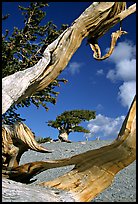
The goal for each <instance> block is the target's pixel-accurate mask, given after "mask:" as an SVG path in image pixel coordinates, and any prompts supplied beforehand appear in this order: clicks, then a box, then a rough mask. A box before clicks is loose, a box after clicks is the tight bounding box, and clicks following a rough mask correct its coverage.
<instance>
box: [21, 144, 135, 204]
mask: <svg viewBox="0 0 138 204" xmlns="http://www.w3.org/2000/svg"><path fill="white" fill-rule="evenodd" d="M110 143H112V141H87V142H73V143H60V142H53V143H45V144H42V145H43V146H45V147H47V148H48V149H52V150H54V152H52V153H38V152H34V151H31V150H30V151H28V152H26V153H24V155H23V156H22V158H21V162H20V164H24V163H27V162H33V161H46V160H53V159H60V158H65V157H70V156H73V155H75V154H79V153H82V152H85V151H88V150H90V149H97V148H99V147H101V146H104V145H107V144H110ZM72 168H73V166H70V167H69V166H67V167H60V168H56V169H50V170H47V171H45V172H42V173H40V174H38V175H37V176H35V177H34V179H37V180H36V181H35V182H34V183H32V184H29V185H32V186H34V185H36V184H37V183H39V182H41V181H48V180H52V179H54V178H56V177H58V176H61V175H63V174H64V173H66V172H68V171H70V170H71V169H72ZM92 202H136V162H133V163H132V164H131V165H129V166H128V167H126V168H125V169H123V170H122V171H121V172H119V173H118V174H117V175H116V176H115V179H114V182H113V184H112V185H111V186H110V187H109V188H107V189H106V190H105V191H104V192H102V193H100V194H99V195H98V196H97V197H96V198H95V199H94V200H93V201H92Z"/></svg>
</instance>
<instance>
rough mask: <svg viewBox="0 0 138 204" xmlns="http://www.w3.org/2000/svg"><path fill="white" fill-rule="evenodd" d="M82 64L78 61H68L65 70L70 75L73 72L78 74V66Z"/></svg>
mask: <svg viewBox="0 0 138 204" xmlns="http://www.w3.org/2000/svg"><path fill="white" fill-rule="evenodd" d="M82 66H83V63H80V62H70V63H69V65H68V67H67V69H66V70H67V71H68V72H69V73H70V74H71V75H75V74H78V73H79V72H80V68H81V67H82Z"/></svg>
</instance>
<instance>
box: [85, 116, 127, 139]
mask: <svg viewBox="0 0 138 204" xmlns="http://www.w3.org/2000/svg"><path fill="white" fill-rule="evenodd" d="M124 118H125V116H120V117H117V118H110V117H106V116H104V115H101V114H98V115H97V116H96V119H94V120H90V121H89V123H88V125H87V128H88V129H89V130H90V132H91V133H90V134H91V135H92V138H96V137H100V139H115V138H116V137H117V135H118V133H119V131H120V128H121V126H122V123H123V121H124Z"/></svg>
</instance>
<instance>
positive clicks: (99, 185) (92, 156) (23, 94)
mask: <svg viewBox="0 0 138 204" xmlns="http://www.w3.org/2000/svg"><path fill="white" fill-rule="evenodd" d="M125 5H126V2H94V3H93V4H92V5H91V6H89V7H88V8H87V9H86V10H85V11H84V12H83V13H82V14H81V15H80V17H79V18H78V19H76V20H75V21H74V23H73V24H72V25H71V26H70V27H69V28H68V29H66V30H65V31H64V32H63V33H62V34H61V35H60V36H59V37H58V38H57V39H56V40H55V41H54V42H53V43H51V44H50V45H49V46H48V47H47V48H46V49H45V51H44V53H43V57H42V59H41V60H40V61H39V62H38V63H37V64H36V65H35V66H33V67H30V68H28V69H26V70H24V71H19V72H17V73H15V74H13V75H10V76H7V77H5V78H3V80H2V113H5V112H6V111H7V110H8V109H9V108H10V107H11V105H13V104H15V103H18V102H20V101H21V100H23V99H26V98H27V97H28V96H30V95H31V94H33V93H35V92H36V91H40V90H42V89H44V88H45V87H47V86H48V85H49V84H50V83H51V82H52V81H53V80H54V79H55V78H56V77H57V76H58V75H59V74H60V73H61V71H62V70H63V69H65V67H66V66H67V64H68V62H69V60H70V59H71V57H72V55H73V54H74V53H75V51H76V50H77V49H78V48H79V46H80V45H81V42H82V40H83V39H84V38H86V37H89V43H90V46H91V48H92V49H93V51H94V57H95V58H96V59H98V60H101V56H100V48H99V47H98V46H97V43H96V41H97V40H98V39H99V38H100V37H102V36H103V35H104V34H105V33H106V32H107V31H108V30H109V29H110V28H111V27H113V26H114V25H116V24H117V23H118V22H120V21H121V20H123V19H124V18H126V17H127V16H129V15H130V14H132V13H134V12H135V11H136V4H133V5H132V6H131V7H129V8H128V9H125ZM116 33H117V35H115V36H114V37H115V38H114V39H113V38H112V43H111V49H110V52H109V53H108V54H107V56H106V57H109V56H110V54H111V53H112V51H113V48H114V46H115V43H114V42H116V40H117V38H118V36H121V35H122V34H123V31H120V32H116ZM17 84H18V86H17ZM19 132H22V130H21V129H20V131H19ZM24 135H26V133H25V132H24V133H23V134H22V138H21V141H23V142H24V141H25V140H24V139H25V138H26V139H27V143H30V139H29V138H30V137H29V138H28V137H24ZM8 138H9V137H8ZM16 140H17V138H16V137H15V141H16ZM31 142H32V140H31ZM5 144H6V145H7V150H6V151H8V150H9V149H10V150H11V151H12V150H13V149H12V139H11V138H9V140H8V139H7V137H5ZM10 144H11V146H10ZM33 144H34V143H33ZM8 145H9V146H10V147H9V146H8ZM30 145H31V143H30ZM5 148H6V146H5ZM4 155H6V153H4ZM14 156H15V158H16V151H15V154H14ZM6 158H7V157H6ZM135 159H136V98H135V99H134V101H133V103H132V105H131V107H130V110H129V112H128V115H127V116H126V119H125V121H124V123H123V125H122V128H121V130H120V133H119V135H118V137H117V139H116V140H115V141H114V142H113V143H112V144H111V145H108V146H105V147H102V148H100V149H97V150H90V151H87V152H85V153H82V154H79V155H75V156H73V157H70V158H65V159H61V160H55V161H47V162H43V161H40V162H32V163H27V164H24V165H21V166H17V167H16V166H15V167H13V168H11V169H10V170H7V169H6V170H7V171H6V170H5V172H3V175H5V176H6V177H8V178H10V179H13V180H17V181H20V182H28V181H29V180H30V178H32V177H33V176H35V175H36V174H38V173H40V172H42V171H44V170H46V169H49V168H56V167H60V166H67V165H72V164H74V165H75V167H74V168H73V170H71V171H70V172H69V173H67V174H65V175H63V176H61V177H59V178H57V179H54V180H53V181H49V182H43V183H42V184H41V185H45V186H53V187H56V188H60V189H65V190H67V191H69V192H70V193H72V195H73V197H74V198H75V200H76V201H81V202H83V201H84V202H85V201H91V200H92V199H93V198H94V197H95V196H96V195H97V194H99V193H100V192H102V191H103V190H104V189H105V188H107V187H108V186H109V185H110V184H111V182H112V181H113V178H114V176H115V175H116V173H117V172H118V171H120V170H121V169H123V168H125V167H126V166H128V165H129V164H131V163H132V162H133V161H134V160H135Z"/></svg>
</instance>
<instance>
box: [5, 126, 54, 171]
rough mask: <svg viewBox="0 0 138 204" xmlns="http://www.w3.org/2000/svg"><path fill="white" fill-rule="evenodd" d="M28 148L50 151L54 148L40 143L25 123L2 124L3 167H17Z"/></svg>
mask: <svg viewBox="0 0 138 204" xmlns="http://www.w3.org/2000/svg"><path fill="white" fill-rule="evenodd" d="M28 149H31V150H34V151H37V152H44V153H46V152H47V153H49V152H52V150H48V149H47V148H44V147H42V146H41V145H39V144H38V143H37V142H36V140H35V137H34V134H33V133H32V132H31V130H30V129H29V128H28V127H27V126H26V125H25V124H23V123H21V122H20V123H15V124H14V125H13V127H11V126H9V125H3V126H2V165H3V169H4V171H5V169H7V168H8V169H9V168H10V169H11V168H13V167H17V166H18V165H19V162H20V158H21V156H22V154H23V153H24V152H25V151H28Z"/></svg>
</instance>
